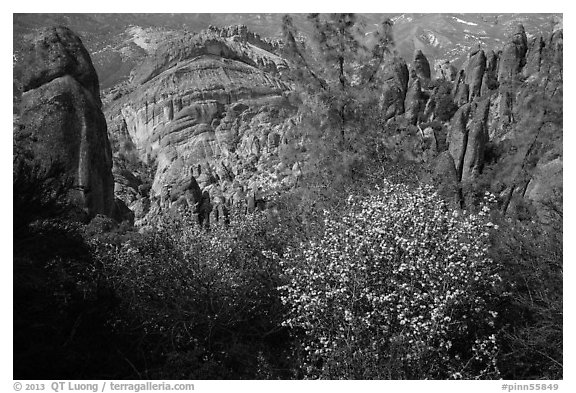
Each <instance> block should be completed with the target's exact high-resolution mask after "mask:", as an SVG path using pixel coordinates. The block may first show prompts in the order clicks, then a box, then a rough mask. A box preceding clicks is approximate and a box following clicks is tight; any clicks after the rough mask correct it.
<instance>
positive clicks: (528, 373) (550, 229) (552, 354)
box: [490, 217, 563, 379]
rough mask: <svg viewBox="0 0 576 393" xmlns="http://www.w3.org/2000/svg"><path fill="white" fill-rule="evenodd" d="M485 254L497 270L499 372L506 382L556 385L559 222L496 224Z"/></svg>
mask: <svg viewBox="0 0 576 393" xmlns="http://www.w3.org/2000/svg"><path fill="white" fill-rule="evenodd" d="M491 242H492V247H491V249H490V253H491V255H492V256H493V258H494V259H495V260H497V261H498V262H499V263H500V264H501V265H502V267H503V269H502V278H503V282H504V283H505V290H506V293H505V296H502V298H501V304H500V305H499V311H500V313H499V315H500V316H499V318H498V322H497V323H498V324H499V325H500V326H501V330H502V333H501V351H500V353H499V358H500V360H501V361H500V362H499V363H500V365H501V367H500V370H501V372H502V377H503V378H506V379H541V378H546V379H562V378H563V366H562V355H563V351H562V343H563V337H562V327H563V322H562V318H563V311H562V308H563V300H562V299H563V290H562V282H563V279H562V276H563V266H562V219H561V217H557V220H556V221H554V222H552V223H551V224H546V225H544V224H541V223H538V222H534V221H524V222H522V221H518V220H513V219H502V220H500V222H499V228H498V230H497V231H495V232H494V234H493V236H492V241H491Z"/></svg>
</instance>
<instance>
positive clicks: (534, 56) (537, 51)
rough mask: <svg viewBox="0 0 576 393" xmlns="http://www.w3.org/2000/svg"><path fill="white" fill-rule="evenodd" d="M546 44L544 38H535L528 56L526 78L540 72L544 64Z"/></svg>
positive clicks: (524, 72) (525, 68)
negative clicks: (541, 65)
mask: <svg viewBox="0 0 576 393" xmlns="http://www.w3.org/2000/svg"><path fill="white" fill-rule="evenodd" d="M545 47H546V43H545V42H544V38H543V37H534V39H533V40H532V42H531V43H530V46H529V49H528V52H527V54H526V67H524V70H523V74H524V76H525V77H528V76H530V75H533V74H535V73H537V72H539V71H540V64H541V63H542V56H543V53H542V52H543V51H544V48H545Z"/></svg>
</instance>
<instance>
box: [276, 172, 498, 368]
mask: <svg viewBox="0 0 576 393" xmlns="http://www.w3.org/2000/svg"><path fill="white" fill-rule="evenodd" d="M488 211H489V208H488V207H484V208H483V209H482V210H481V211H480V212H479V213H478V214H466V213H460V214H458V213H457V212H455V211H451V210H450V209H449V208H448V207H447V205H446V204H445V203H444V202H443V201H442V200H441V199H440V198H439V197H438V196H437V195H436V194H434V193H433V192H432V190H431V189H429V188H418V189H415V190H410V189H409V188H408V187H406V186H397V185H393V184H391V183H388V182H384V184H383V186H382V187H381V188H380V189H379V191H378V192H377V193H376V194H375V195H374V196H372V197H370V198H368V199H365V200H361V201H358V202H350V205H349V207H348V211H347V212H346V213H345V214H344V215H343V216H333V215H331V214H329V213H326V217H325V232H324V234H323V236H322V237H320V238H319V239H314V240H313V241H310V242H307V243H305V244H303V245H301V246H300V247H299V248H297V249H294V250H290V251H289V252H287V253H286V255H285V256H284V257H283V258H282V262H281V264H282V266H283V268H284V269H283V272H284V277H285V280H286V282H287V284H286V285H285V286H283V287H282V289H283V298H282V300H283V302H284V303H285V304H286V305H287V307H288V308H289V314H288V318H287V319H286V321H285V322H284V324H285V325H286V326H290V327H291V328H296V329H297V330H302V334H303V337H302V345H305V348H304V350H305V351H306V353H307V356H306V361H305V363H304V367H305V372H306V374H307V375H308V376H310V377H322V378H331V379H334V378H348V379H365V378H367V379H382V378H388V379H390V378H409V379H417V378H441V379H442V378H443V379H446V378H494V377H498V376H499V373H498V368H497V366H496V354H497V352H498V345H497V343H496V334H497V330H496V328H495V319H496V317H497V316H498V312H497V311H495V310H494V306H495V304H494V299H495V298H496V297H497V294H498V291H499V290H500V289H499V287H500V281H501V278H500V276H499V275H498V273H497V272H498V270H499V269H498V266H497V265H496V264H495V263H494V262H493V260H492V259H490V258H489V256H488V236H489V232H488V231H489V230H490V228H491V227H492V226H493V225H494V224H492V223H491V222H490V221H489V219H488V217H487V214H488Z"/></svg>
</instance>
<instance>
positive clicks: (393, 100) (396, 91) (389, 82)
mask: <svg viewBox="0 0 576 393" xmlns="http://www.w3.org/2000/svg"><path fill="white" fill-rule="evenodd" d="M381 69H382V71H383V76H382V80H383V81H384V86H383V87H382V96H381V100H380V102H381V104H380V105H381V108H382V111H383V112H384V114H385V118H386V119H390V118H392V117H394V116H396V115H401V114H402V113H404V100H405V99H406V92H407V90H408V79H409V74H408V66H407V65H406V62H405V61H404V60H403V59H400V58H398V57H393V58H391V59H389V60H388V61H387V62H386V63H385V64H384V65H383V66H382V68H381Z"/></svg>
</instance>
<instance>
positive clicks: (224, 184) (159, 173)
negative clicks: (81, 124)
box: [107, 26, 291, 225]
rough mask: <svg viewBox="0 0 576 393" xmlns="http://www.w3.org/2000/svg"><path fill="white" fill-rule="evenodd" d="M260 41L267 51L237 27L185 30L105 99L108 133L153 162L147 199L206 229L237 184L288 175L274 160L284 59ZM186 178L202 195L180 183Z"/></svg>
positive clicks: (280, 130)
mask: <svg viewBox="0 0 576 393" xmlns="http://www.w3.org/2000/svg"><path fill="white" fill-rule="evenodd" d="M182 41H184V42H186V44H187V46H184V47H182ZM261 42H262V43H263V44H262V45H263V46H264V47H266V45H268V47H269V48H273V45H272V44H269V43H266V42H264V41H262V40H260V39H259V37H257V36H255V35H253V34H252V33H250V32H247V30H246V29H245V27H243V26H236V27H233V28H223V29H218V28H214V27H212V28H210V29H209V30H208V31H207V32H203V33H201V34H199V35H196V36H192V35H185V36H184V37H183V38H181V39H179V40H177V41H176V42H173V43H170V44H167V45H166V46H165V48H163V49H162V50H161V51H160V52H159V53H156V55H155V56H154V57H153V58H152V59H150V61H149V62H147V63H145V64H143V65H142V67H141V68H138V69H136V70H135V73H134V78H133V80H132V88H131V90H132V91H131V92H128V93H127V94H125V95H123V96H122V97H120V98H119V99H117V100H114V101H112V102H111V103H110V105H109V106H108V108H107V114H108V118H109V123H110V124H111V130H112V133H113V134H114V135H126V136H127V137H128V138H129V139H130V141H131V142H132V143H133V144H134V145H135V147H136V150H137V151H138V153H139V155H140V156H141V158H142V159H143V160H144V161H147V162H150V163H154V165H155V167H156V169H155V175H154V179H153V182H152V187H151V190H150V194H151V197H152V198H151V205H154V204H155V203H158V204H159V208H161V209H172V208H176V207H178V206H180V207H181V208H188V209H189V211H192V212H193V214H196V215H197V216H198V218H199V221H201V222H202V225H209V224H208V223H209V222H210V221H211V220H210V217H212V221H213V220H214V219H221V218H223V217H227V216H228V210H229V209H230V208H231V205H232V200H233V198H232V197H233V195H235V194H236V193H237V191H238V189H239V187H241V186H246V187H248V186H250V187H252V186H254V185H255V186H256V188H258V187H262V185H263V184H265V183H267V182H269V181H270V180H277V181H278V182H280V181H282V180H284V179H285V177H286V176H287V175H290V173H285V172H284V173H273V165H272V164H273V163H274V161H275V160H276V161H277V160H278V157H277V151H278V148H279V147H280V145H281V140H282V136H283V135H284V134H285V128H286V127H288V126H289V124H287V123H286V122H285V120H286V118H287V116H286V113H287V112H286V111H290V110H291V109H290V105H289V104H288V99H287V95H286V94H287V93H288V91H289V88H288V86H287V85H286V84H284V83H283V82H282V81H281V80H280V79H279V78H278V77H277V76H278V72H279V69H281V68H282V67H284V66H285V64H286V63H285V61H284V60H283V59H281V58H279V57H278V56H276V55H275V54H273V53H270V52H268V51H266V50H265V49H263V48H261V47H257V46H255V45H256V44H258V45H259V44H260V43H261ZM270 45H272V47H270ZM191 169H192V170H193V172H190V170H191ZM189 175H190V176H192V177H193V178H195V181H196V182H197V184H198V186H199V189H198V191H201V192H202V194H203V193H204V192H207V194H206V195H205V197H203V199H201V200H199V199H198V198H197V197H194V198H190V197H186V192H185V190H184V189H182V188H181V187H180V186H179V185H178V184H179V182H180V181H181V179H185V178H188V176H189ZM287 182H288V183H290V181H289V180H287ZM163 195H164V197H163ZM182 198H184V199H182ZM137 199H138V198H137ZM185 201H186V203H184V202H185ZM242 203H248V201H247V200H245V199H243V201H242ZM195 204H198V206H195ZM146 205H147V204H146V203H142V202H141V203H139V204H138V208H139V209H143V207H144V206H146ZM208 207H210V208H208ZM151 210H154V209H153V206H152V208H151ZM137 222H138V218H137Z"/></svg>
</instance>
